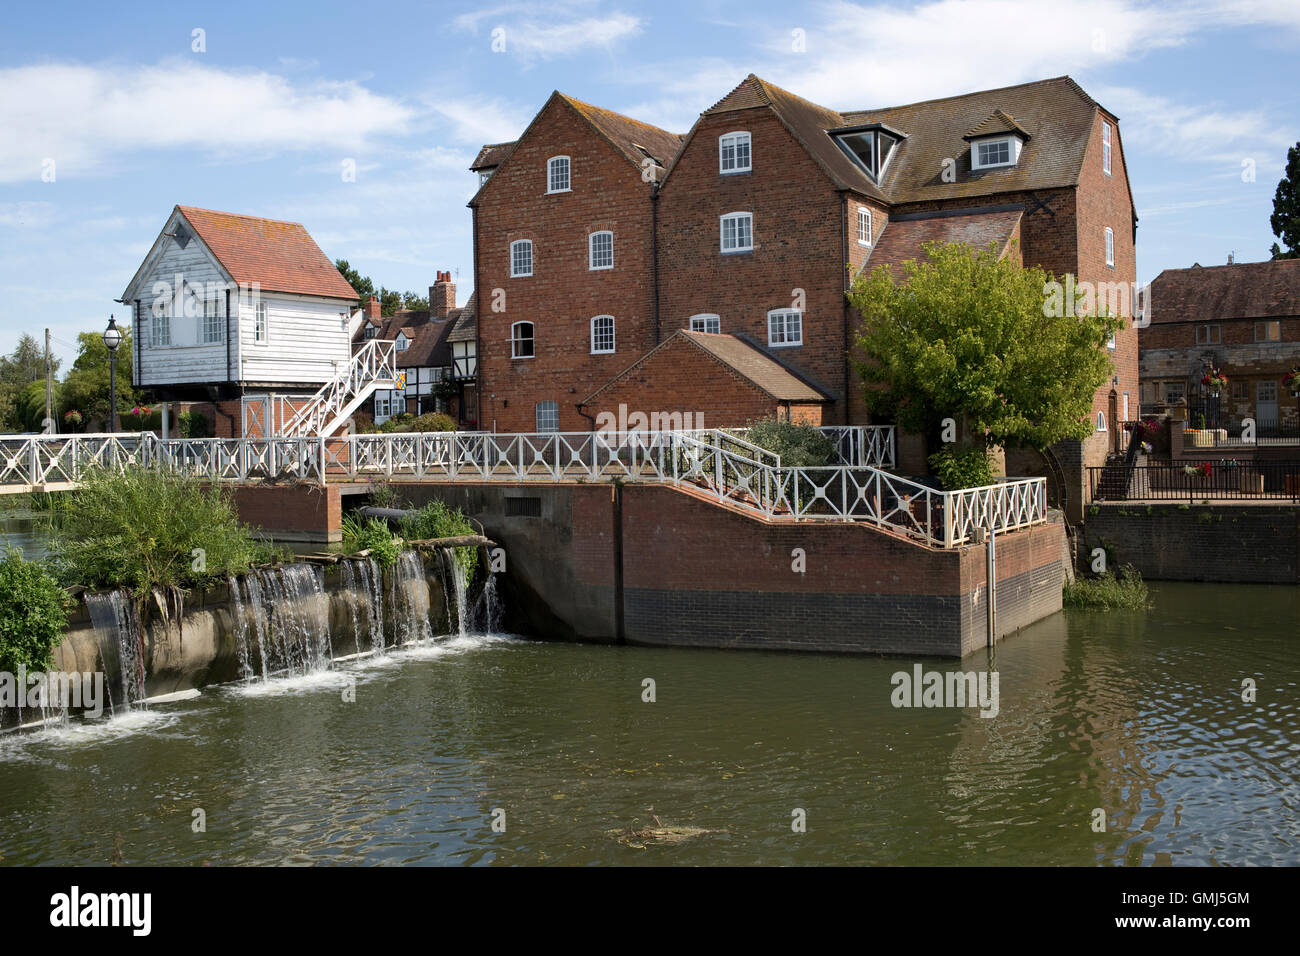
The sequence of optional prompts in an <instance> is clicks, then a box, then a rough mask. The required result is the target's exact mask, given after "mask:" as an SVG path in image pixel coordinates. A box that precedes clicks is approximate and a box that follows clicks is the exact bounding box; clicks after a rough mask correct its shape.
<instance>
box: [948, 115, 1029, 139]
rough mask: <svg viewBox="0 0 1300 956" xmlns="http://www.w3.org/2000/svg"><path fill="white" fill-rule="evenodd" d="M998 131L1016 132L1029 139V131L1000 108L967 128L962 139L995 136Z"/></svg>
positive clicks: (1022, 137)
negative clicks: (975, 124) (980, 121)
mask: <svg viewBox="0 0 1300 956" xmlns="http://www.w3.org/2000/svg"><path fill="white" fill-rule="evenodd" d="M999 133H1018V134H1019V135H1020V138H1021V139H1026V140H1027V139H1029V133H1028V132H1026V131H1025V129H1024V128H1023V127H1022V126H1021V125H1020V124H1019V123H1017V122H1016V121H1015V120H1014V119H1012V118H1011V116H1009V115H1008V114H1006V113H1004V112H1002V110H994V111H993V112H992V113H990V114H989V115H988V118H987V119H985V120H984V122H982V123H980V124H979V125H978V126H976V127H973V128H972V129H969V130H967V131H966V135H965V136H963V137H962V139H964V140H966V141H967V142H969V141H970V140H972V139H982V138H984V137H985V136H997V135H998V134H999Z"/></svg>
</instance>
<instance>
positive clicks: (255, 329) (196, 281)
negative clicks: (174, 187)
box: [121, 206, 391, 437]
mask: <svg viewBox="0 0 1300 956" xmlns="http://www.w3.org/2000/svg"><path fill="white" fill-rule="evenodd" d="M356 299H357V294H356V292H355V291H354V290H353V288H352V286H350V285H349V284H348V283H347V281H346V280H345V279H344V278H343V276H342V275H340V274H339V271H338V269H336V268H335V267H334V264H333V263H332V262H331V261H330V260H329V258H328V257H326V255H325V254H324V253H323V252H322V251H321V250H320V247H319V246H317V245H316V243H315V242H314V241H313V240H312V238H311V236H310V235H308V233H307V230H306V229H304V228H303V227H302V226H301V225H300V224H298V223H294V222H282V221H279V220H275V219H263V218H259V217H255V216H242V215H236V214H234V213H225V212H215V211H213V210H209V209H197V208H195V207H192V206H177V207H175V208H174V209H173V210H172V213H171V215H170V216H168V218H167V223H166V225H165V226H163V229H162V231H161V232H160V233H159V235H158V238H157V239H156V240H155V241H154V244H153V247H152V248H151V249H150V250H149V254H148V255H147V256H146V257H145V260H144V262H143V263H142V264H141V265H140V268H139V269H138V270H137V271H136V274H135V276H134V278H132V280H131V282H130V284H129V285H128V286H127V287H126V291H125V292H123V294H122V299H121V301H122V302H123V303H124V304H125V305H127V306H129V308H130V310H131V317H132V320H131V326H132V328H133V330H134V336H133V340H132V348H133V349H134V355H133V356H132V359H133V369H134V382H133V383H132V384H134V385H135V386H137V387H139V388H143V389H146V390H148V391H149V393H150V394H152V395H153V396H154V398H155V399H157V400H160V401H183V402H195V403H200V410H202V411H204V412H205V414H208V415H209V417H210V418H211V419H212V420H213V425H214V431H215V433H216V434H217V435H218V436H223V437H244V436H249V437H261V436H264V435H270V434H297V435H305V434H331V433H333V431H334V430H336V429H337V427H339V426H340V425H341V423H342V421H343V420H346V418H347V416H349V415H350V414H351V412H352V410H354V409H355V408H356V407H357V406H358V405H360V404H361V402H363V401H365V399H366V398H368V397H369V396H370V394H371V393H372V392H373V391H374V389H375V388H377V387H380V386H383V387H389V386H390V385H391V375H389V374H387V372H389V371H391V369H389V368H388V367H387V366H386V364H385V363H384V362H383V361H382V360H381V361H379V362H375V361H368V359H370V360H373V359H374V358H375V357H376V356H380V357H381V358H382V355H384V354H387V355H388V356H389V357H390V358H391V343H385V342H375V343H373V344H370V343H368V344H367V345H366V346H365V347H363V348H362V349H361V350H360V352H359V353H358V354H355V355H354V351H353V348H352V337H353V333H354V332H355V331H356V330H357V329H358V328H359V327H360V325H361V322H362V319H363V316H362V313H361V311H360V310H359V309H357V308H356ZM388 364H391V363H388ZM208 406H210V409H209V408H208Z"/></svg>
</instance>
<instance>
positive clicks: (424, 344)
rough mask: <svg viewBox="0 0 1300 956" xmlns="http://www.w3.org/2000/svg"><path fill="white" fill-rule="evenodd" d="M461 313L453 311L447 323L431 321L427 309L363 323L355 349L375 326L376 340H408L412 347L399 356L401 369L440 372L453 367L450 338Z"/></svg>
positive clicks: (394, 314)
mask: <svg viewBox="0 0 1300 956" xmlns="http://www.w3.org/2000/svg"><path fill="white" fill-rule="evenodd" d="M462 311H464V310H462V309H452V310H451V311H450V312H448V313H447V317H446V318H445V319H433V320H432V321H430V319H429V315H430V313H429V310H428V309H409V310H403V311H401V312H395V313H393V314H392V315H387V316H384V317H383V318H381V319H380V320H379V322H378V324H376V323H375V322H373V321H369V320H368V321H367V322H363V323H362V324H361V327H360V328H359V329H357V332H356V334H355V335H354V336H353V337H352V342H353V344H354V345H359V344H361V343H362V342H364V341H365V330H366V325H367V324H370V325H374V326H375V330H376V331H375V338H379V339H396V338H397V335H398V333H399V332H400V333H402V334H403V335H405V336H406V338H407V340H408V341H409V342H410V343H411V344H410V345H409V346H408V347H407V348H406V349H404V350H402V351H401V352H398V353H397V367H398V368H438V367H440V366H446V365H450V364H451V346H450V345H448V336H449V335H450V333H451V331H452V329H453V328H454V327H455V325H456V320H457V318H458V313H460V312H462Z"/></svg>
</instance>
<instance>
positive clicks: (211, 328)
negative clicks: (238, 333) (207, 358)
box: [199, 298, 226, 345]
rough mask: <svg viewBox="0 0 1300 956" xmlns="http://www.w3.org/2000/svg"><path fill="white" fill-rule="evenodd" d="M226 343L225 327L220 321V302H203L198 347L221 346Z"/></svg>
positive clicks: (213, 300)
mask: <svg viewBox="0 0 1300 956" xmlns="http://www.w3.org/2000/svg"><path fill="white" fill-rule="evenodd" d="M225 341H226V327H225V324H224V323H222V321H221V300H220V299H217V298H212V299H204V300H203V326H202V328H200V329H199V344H200V345H221V344H222V343H223V342H225Z"/></svg>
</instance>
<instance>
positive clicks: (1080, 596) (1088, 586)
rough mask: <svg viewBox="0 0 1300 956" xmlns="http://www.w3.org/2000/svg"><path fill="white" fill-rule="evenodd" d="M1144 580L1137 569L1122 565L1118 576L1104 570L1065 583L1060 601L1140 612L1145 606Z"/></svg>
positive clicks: (1072, 604)
mask: <svg viewBox="0 0 1300 956" xmlns="http://www.w3.org/2000/svg"><path fill="white" fill-rule="evenodd" d="M1148 597H1149V593H1148V590H1147V585H1146V582H1145V581H1143V580H1142V575H1141V574H1139V573H1138V570H1137V568H1135V567H1133V566H1132V565H1131V564H1125V565H1122V566H1121V567H1120V569H1119V573H1118V575H1114V574H1111V573H1109V572H1107V573H1106V574H1103V575H1100V576H1098V577H1095V578H1078V579H1076V580H1075V582H1074V583H1073V584H1066V585H1065V591H1064V593H1063V594H1062V603H1063V604H1064V605H1065V606H1066V607H1073V608H1089V609H1092V610H1098V611H1111V610H1115V609H1116V608H1125V609H1129V610H1135V611H1141V610H1145V609H1146V608H1147V607H1148Z"/></svg>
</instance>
